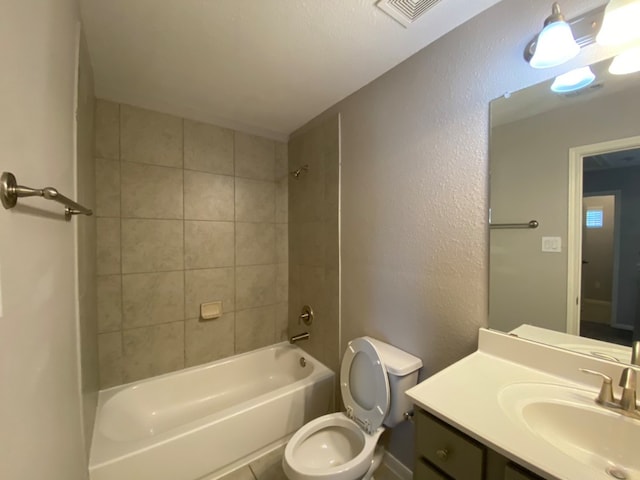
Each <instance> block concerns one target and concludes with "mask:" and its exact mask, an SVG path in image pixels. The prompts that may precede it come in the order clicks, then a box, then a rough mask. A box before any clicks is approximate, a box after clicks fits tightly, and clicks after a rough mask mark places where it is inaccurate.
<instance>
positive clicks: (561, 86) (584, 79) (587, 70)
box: [551, 67, 596, 93]
mask: <svg viewBox="0 0 640 480" xmlns="http://www.w3.org/2000/svg"><path fill="white" fill-rule="evenodd" d="M595 79H596V76H595V75H594V73H593V72H592V71H591V67H582V68H576V69H575V70H571V71H570V72H567V73H565V74H564V75H560V76H558V77H556V79H555V81H554V82H553V85H551V90H552V91H553V92H556V93H569V92H575V91H576V90H580V89H581V88H584V87H587V86H589V85H591V84H592V83H593V81H594V80H595Z"/></svg>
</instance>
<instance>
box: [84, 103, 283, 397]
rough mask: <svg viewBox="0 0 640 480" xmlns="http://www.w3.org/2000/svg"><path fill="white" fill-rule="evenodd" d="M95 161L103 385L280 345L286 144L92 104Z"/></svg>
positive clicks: (123, 107)
mask: <svg viewBox="0 0 640 480" xmlns="http://www.w3.org/2000/svg"><path fill="white" fill-rule="evenodd" d="M96 157H97V158H96V181H97V216H98V219H97V231H98V254H97V260H98V261H97V269H98V327H99V332H100V334H99V336H98V343H99V357H100V385H101V387H102V388H104V387H107V386H111V385H117V384H121V383H126V382H130V381H134V380H138V379H141V378H145V377H150V376H153V375H158V374H160V373H165V372H168V371H172V370H177V369H180V368H183V367H187V366H192V365H197V364H200V363H205V362H208V361H211V360H215V359H219V358H223V357H226V356H229V355H233V354H235V353H241V352H245V351H248V350H252V349H255V348H258V347H261V346H264V345H269V344H272V343H274V342H276V341H280V340H281V339H284V338H286V336H287V331H286V330H287V296H288V290H287V285H288V266H287V248H286V247H287V236H288V231H287V225H286V223H287V213H286V198H287V179H286V171H287V150H286V145H285V144H281V143H276V142H274V141H272V140H268V139H264V138H260V137H254V136H251V135H247V134H244V133H240V132H234V131H232V130H228V129H224V128H220V127H216V126H214V125H208V124H203V123H199V122H193V121H190V120H184V119H182V118H179V117H174V116H171V115H166V114H162V113H157V112H151V111H148V110H142V109H139V108H135V107H131V106H128V105H118V104H116V103H111V102H105V101H101V100H99V101H98V102H97V104H96ZM217 300H222V301H223V309H224V315H223V316H222V317H221V318H219V319H215V320H211V321H201V320H200V319H199V312H200V310H199V308H200V304H201V303H203V302H210V301H217Z"/></svg>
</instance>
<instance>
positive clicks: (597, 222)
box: [585, 207, 603, 228]
mask: <svg viewBox="0 0 640 480" xmlns="http://www.w3.org/2000/svg"><path fill="white" fill-rule="evenodd" d="M602 221H603V214H602V208H601V207H596V208H588V209H587V213H586V215H585V226H586V227H587V228H602Z"/></svg>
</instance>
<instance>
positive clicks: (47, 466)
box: [0, 0, 88, 480]
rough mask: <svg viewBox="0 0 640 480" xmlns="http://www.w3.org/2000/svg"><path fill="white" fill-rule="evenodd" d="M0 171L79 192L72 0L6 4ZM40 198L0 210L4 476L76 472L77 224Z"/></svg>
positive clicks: (67, 479) (80, 465)
mask: <svg viewBox="0 0 640 480" xmlns="http://www.w3.org/2000/svg"><path fill="white" fill-rule="evenodd" d="M1 8H2V15H1V16H0V58H2V68H3V72H4V73H3V75H2V76H0V91H1V92H2V108H1V109H0V145H1V146H2V147H1V148H2V170H3V171H4V170H8V171H12V172H13V173H15V175H16V177H17V179H18V181H19V182H20V183H21V184H23V185H28V186H32V187H44V186H47V185H52V186H54V187H56V188H58V189H59V190H60V191H61V192H63V193H64V194H66V195H70V196H73V195H74V192H75V185H74V183H75V181H74V178H75V173H76V171H75V165H74V161H73V159H74V149H75V145H74V96H75V84H76V82H75V77H76V65H75V62H76V48H77V42H76V39H77V22H78V12H77V6H76V2H75V1H73V0H24V1H20V2H13V1H3V2H2V7H1ZM63 211H64V209H63V208H62V207H61V206H60V205H58V204H55V203H54V202H47V201H45V200H43V199H40V198H32V199H23V200H21V201H20V202H19V204H18V206H17V207H16V208H14V209H13V210H10V211H9V210H4V209H0V232H2V235H0V266H1V268H0V270H1V273H0V274H1V282H0V284H1V288H2V295H1V297H2V302H3V305H2V312H1V313H0V315H1V316H2V318H0V405H2V407H1V408H0V425H2V428H1V429H2V433H0V445H1V448H0V478H2V479H6V480H18V479H20V480H22V479H44V478H46V479H48V480H83V479H86V478H87V476H88V475H87V468H86V461H85V455H84V448H83V443H82V424H81V423H82V422H81V417H82V403H81V398H80V386H79V373H80V372H79V368H80V366H79V361H78V341H79V340H78V335H77V321H76V306H77V301H78V299H77V297H76V288H75V260H76V256H75V246H74V243H75V232H74V224H75V223H80V222H84V221H86V218H75V219H73V220H72V221H71V222H67V221H65V220H64V217H63Z"/></svg>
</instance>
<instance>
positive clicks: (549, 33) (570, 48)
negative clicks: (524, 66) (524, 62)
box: [529, 21, 580, 68]
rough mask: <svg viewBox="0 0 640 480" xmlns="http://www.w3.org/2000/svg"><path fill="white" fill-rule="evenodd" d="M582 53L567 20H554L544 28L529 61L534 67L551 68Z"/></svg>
mask: <svg viewBox="0 0 640 480" xmlns="http://www.w3.org/2000/svg"><path fill="white" fill-rule="evenodd" d="M578 53H580V46H579V45H578V44H577V43H576V40H575V39H574V38H573V33H572V32H571V27H570V26H569V24H568V23H567V22H562V21H558V22H553V23H550V24H549V25H547V26H546V27H544V28H543V29H542V31H541V32H540V35H538V41H537V42H536V50H535V53H534V54H533V57H531V60H530V61H529V64H530V65H531V66H532V67H533V68H551V67H557V66H558V65H562V64H563V63H565V62H567V61H569V60H571V59H572V58H574V57H575V56H576V55H578Z"/></svg>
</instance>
